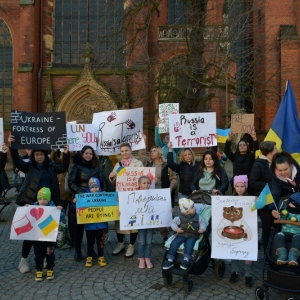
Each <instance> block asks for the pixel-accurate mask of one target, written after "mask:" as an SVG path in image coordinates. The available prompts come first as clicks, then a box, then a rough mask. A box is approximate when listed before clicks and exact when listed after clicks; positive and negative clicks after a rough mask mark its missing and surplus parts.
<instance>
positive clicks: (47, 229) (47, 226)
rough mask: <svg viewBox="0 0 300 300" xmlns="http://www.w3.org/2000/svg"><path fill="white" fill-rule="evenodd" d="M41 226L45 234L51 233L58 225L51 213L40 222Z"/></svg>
mask: <svg viewBox="0 0 300 300" xmlns="http://www.w3.org/2000/svg"><path fill="white" fill-rule="evenodd" d="M38 226H39V228H40V229H41V231H42V232H43V234H44V235H45V236H47V235H48V234H49V233H51V232H52V231H53V230H54V229H56V228H57V227H58V224H57V222H56V221H55V220H54V219H53V217H52V216H51V215H49V216H48V217H47V218H46V219H45V220H44V221H43V222H41V223H40V224H38Z"/></svg>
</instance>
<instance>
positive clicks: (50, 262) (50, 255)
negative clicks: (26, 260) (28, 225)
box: [26, 187, 62, 281]
mask: <svg viewBox="0 0 300 300" xmlns="http://www.w3.org/2000/svg"><path fill="white" fill-rule="evenodd" d="M28 205H29V204H26V206H28ZM34 205H40V206H55V204H54V202H53V201H52V200H51V191H50V189H49V188H47V187H43V188H41V189H40V190H38V193H37V202H35V203H34ZM56 208H57V209H59V210H62V206H56ZM54 246H55V242H42V241H33V249H34V255H35V258H34V261H35V267H36V273H35V281H42V280H43V279H44V278H43V266H44V258H45V259H46V263H47V265H46V268H47V277H46V278H47V279H48V280H52V279H54V271H53V267H54V266H55V264H54V261H55V255H54Z"/></svg>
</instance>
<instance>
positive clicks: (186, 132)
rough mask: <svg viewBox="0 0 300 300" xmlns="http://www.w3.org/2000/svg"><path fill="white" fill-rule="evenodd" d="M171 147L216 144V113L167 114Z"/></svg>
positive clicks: (209, 145)
mask: <svg viewBox="0 0 300 300" xmlns="http://www.w3.org/2000/svg"><path fill="white" fill-rule="evenodd" d="M169 123H170V141H171V142H172V144H173V148H185V147H190V148H193V147H211V146H216V145H217V139H216V132H217V127H216V113H215V112H210V113H192V114H177V115H170V116H169Z"/></svg>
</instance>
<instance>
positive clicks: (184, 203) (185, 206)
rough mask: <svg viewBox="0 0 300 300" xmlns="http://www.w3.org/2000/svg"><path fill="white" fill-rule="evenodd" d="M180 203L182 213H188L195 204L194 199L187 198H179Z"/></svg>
mask: <svg viewBox="0 0 300 300" xmlns="http://www.w3.org/2000/svg"><path fill="white" fill-rule="evenodd" d="M178 204H179V208H180V211H181V212H182V213H186V212H187V211H188V210H189V209H190V208H191V207H192V206H193V204H194V201H192V200H191V199H187V198H181V199H179V201H178Z"/></svg>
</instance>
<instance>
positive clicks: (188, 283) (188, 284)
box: [184, 279, 194, 294]
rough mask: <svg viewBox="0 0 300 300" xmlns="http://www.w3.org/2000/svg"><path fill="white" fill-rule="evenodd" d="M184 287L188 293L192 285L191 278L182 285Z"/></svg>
mask: <svg viewBox="0 0 300 300" xmlns="http://www.w3.org/2000/svg"><path fill="white" fill-rule="evenodd" d="M184 287H185V291H186V292H187V293H188V294H189V293H190V292H191V291H192V289H193V287H194V282H193V280H192V279H188V281H187V283H186V284H185V285H184Z"/></svg>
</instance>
